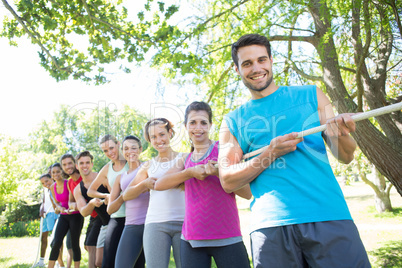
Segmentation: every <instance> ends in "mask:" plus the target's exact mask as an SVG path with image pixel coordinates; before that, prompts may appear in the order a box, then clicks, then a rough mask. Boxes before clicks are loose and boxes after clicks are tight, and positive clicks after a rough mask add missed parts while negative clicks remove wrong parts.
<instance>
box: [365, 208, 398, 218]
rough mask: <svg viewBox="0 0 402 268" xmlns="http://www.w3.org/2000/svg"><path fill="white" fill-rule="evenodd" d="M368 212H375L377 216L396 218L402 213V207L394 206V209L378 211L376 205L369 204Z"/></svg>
mask: <svg viewBox="0 0 402 268" xmlns="http://www.w3.org/2000/svg"><path fill="white" fill-rule="evenodd" d="M367 212H368V213H372V214H374V217H376V218H394V217H399V216H401V215H402V207H395V208H392V211H385V212H383V213H378V212H377V210H376V208H375V207H374V206H368V207H367Z"/></svg>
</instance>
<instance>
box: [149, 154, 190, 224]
mask: <svg viewBox="0 0 402 268" xmlns="http://www.w3.org/2000/svg"><path fill="white" fill-rule="evenodd" d="M181 157H182V153H179V154H178V155H177V157H176V158H175V159H173V160H171V161H168V162H157V161H155V159H154V158H153V159H151V160H150V162H151V164H150V167H149V169H148V176H149V177H154V178H160V177H162V176H163V175H164V174H165V173H166V172H167V171H168V170H169V169H170V168H171V167H173V166H174V165H175V163H176V162H177V160H178V159H179V158H181ZM184 212H185V206H184V191H183V190H180V189H176V188H173V189H169V190H165V191H155V190H151V191H150V199H149V207H148V213H147V217H146V219H145V224H148V223H156V222H167V221H184Z"/></svg>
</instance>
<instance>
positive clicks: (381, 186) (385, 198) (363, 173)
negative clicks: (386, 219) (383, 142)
mask: <svg viewBox="0 0 402 268" xmlns="http://www.w3.org/2000/svg"><path fill="white" fill-rule="evenodd" d="M355 155H356V157H355V160H354V162H353V164H352V165H353V166H355V167H356V169H357V170H356V171H357V174H358V175H359V177H360V179H361V180H362V181H364V182H365V183H366V184H368V185H369V186H370V187H371V189H373V191H374V201H375V208H376V209H377V211H378V212H379V213H383V212H385V211H392V204H391V198H390V192H391V188H392V184H391V183H389V182H387V181H386V180H385V178H384V176H383V175H382V174H381V173H380V172H379V171H378V169H376V168H375V166H373V165H372V164H371V163H370V162H369V161H368V160H367V159H366V158H365V157H364V155H363V153H362V152H361V151H360V150H358V152H356V153H355ZM370 169H371V170H370ZM370 172H371V178H372V179H371V180H370V179H369V178H368V176H367V174H368V173H370Z"/></svg>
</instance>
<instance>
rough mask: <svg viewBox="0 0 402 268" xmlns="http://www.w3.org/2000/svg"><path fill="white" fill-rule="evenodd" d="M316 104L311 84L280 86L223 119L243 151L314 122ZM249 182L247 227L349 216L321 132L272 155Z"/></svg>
mask: <svg viewBox="0 0 402 268" xmlns="http://www.w3.org/2000/svg"><path fill="white" fill-rule="evenodd" d="M317 107H318V104H317V92H316V87H315V86H283V87H279V88H278V90H276V91H275V92H274V93H272V94H271V95H269V96H267V97H265V98H262V99H257V100H251V101H249V102H247V103H245V104H244V105H242V106H240V107H239V108H238V109H236V110H234V111H232V112H231V113H229V114H228V115H227V116H226V118H225V120H226V123H227V124H228V127H229V130H230V132H231V133H232V134H233V135H234V136H235V137H236V139H237V141H238V142H239V144H240V146H241V149H242V150H243V153H244V154H246V153H249V152H252V151H255V150H257V149H259V148H261V147H264V146H266V145H269V144H270V142H271V140H272V139H273V138H275V137H277V136H282V135H285V134H288V133H291V132H300V131H302V130H306V129H309V128H312V127H316V126H319V125H320V120H319V116H318V110H317ZM250 187H251V191H252V193H253V196H254V200H253V202H252V203H251V211H252V215H253V221H252V222H253V226H252V230H257V229H260V228H267V227H274V226H282V225H290V224H300V223H307V222H321V221H330V220H350V219H351V215H350V213H349V209H348V207H347V205H346V201H345V198H344V196H343V193H342V191H341V188H340V186H339V184H338V182H337V181H336V179H335V176H334V174H333V172H332V169H331V166H330V165H329V161H328V157H327V154H326V149H325V144H324V140H323V138H322V136H321V133H316V134H313V135H309V136H306V137H304V141H302V142H301V143H299V144H298V145H297V149H296V151H294V152H291V153H288V154H286V155H284V156H282V157H280V158H278V159H276V160H275V161H274V162H273V163H272V164H271V165H270V166H269V167H268V168H267V169H265V170H264V171H263V172H262V173H261V174H260V175H259V176H258V177H257V178H256V179H255V180H253V181H252V182H251V183H250Z"/></svg>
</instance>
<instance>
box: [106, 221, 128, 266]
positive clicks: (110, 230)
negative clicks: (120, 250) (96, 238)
mask: <svg viewBox="0 0 402 268" xmlns="http://www.w3.org/2000/svg"><path fill="white" fill-rule="evenodd" d="M125 222H126V218H125V217H122V218H110V220H109V224H108V225H107V231H106V237H105V246H104V248H103V261H102V268H113V267H114V261H115V259H116V252H117V246H118V245H119V241H120V237H121V234H122V232H123V229H124V223H125Z"/></svg>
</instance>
